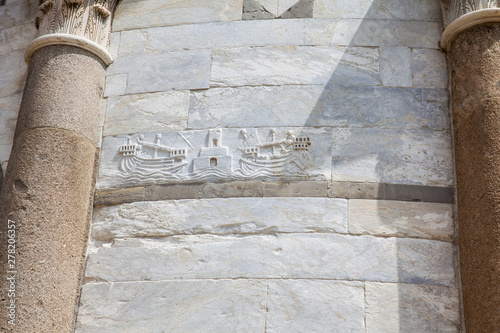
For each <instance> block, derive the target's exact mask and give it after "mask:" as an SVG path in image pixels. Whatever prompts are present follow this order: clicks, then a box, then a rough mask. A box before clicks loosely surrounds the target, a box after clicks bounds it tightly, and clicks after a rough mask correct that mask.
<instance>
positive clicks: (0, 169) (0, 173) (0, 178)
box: [0, 165, 3, 190]
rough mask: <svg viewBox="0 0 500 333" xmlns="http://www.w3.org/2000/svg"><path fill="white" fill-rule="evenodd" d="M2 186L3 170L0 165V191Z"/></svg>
mask: <svg viewBox="0 0 500 333" xmlns="http://www.w3.org/2000/svg"><path fill="white" fill-rule="evenodd" d="M2 184H3V169H2V166H1V165H0V190H1V189H2Z"/></svg>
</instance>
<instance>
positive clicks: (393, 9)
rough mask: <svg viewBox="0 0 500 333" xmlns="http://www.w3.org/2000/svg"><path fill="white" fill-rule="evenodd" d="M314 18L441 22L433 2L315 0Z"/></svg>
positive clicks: (422, 0) (435, 3)
mask: <svg viewBox="0 0 500 333" xmlns="http://www.w3.org/2000/svg"><path fill="white" fill-rule="evenodd" d="M314 17H315V18H357V19H399V20H419V21H438V22H440V21H441V7H440V4H439V2H436V1H433V0H421V1H418V2H416V1H412V0H356V1H355V2H353V1H352V0H339V1H330V0H316V1H315V2H314Z"/></svg>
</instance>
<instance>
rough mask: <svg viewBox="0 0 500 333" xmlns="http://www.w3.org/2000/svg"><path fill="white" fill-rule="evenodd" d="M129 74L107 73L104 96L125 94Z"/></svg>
mask: <svg viewBox="0 0 500 333" xmlns="http://www.w3.org/2000/svg"><path fill="white" fill-rule="evenodd" d="M127 77H128V76H127V74H118V75H109V73H108V75H106V88H105V90H104V96H105V97H109V96H117V95H124V94H125V91H126V90H127Z"/></svg>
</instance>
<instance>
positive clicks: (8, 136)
mask: <svg viewBox="0 0 500 333" xmlns="http://www.w3.org/2000/svg"><path fill="white" fill-rule="evenodd" d="M21 98H22V95H21V94H19V95H13V96H9V97H4V98H0V110H2V111H1V112H0V145H1V144H3V145H7V144H12V138H13V137H14V131H15V129H16V120H17V112H18V111H19V106H20V105H21ZM0 161H3V160H1V159H0Z"/></svg>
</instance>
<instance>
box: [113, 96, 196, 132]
mask: <svg viewBox="0 0 500 333" xmlns="http://www.w3.org/2000/svg"><path fill="white" fill-rule="evenodd" d="M188 108H189V92H188V91H166V92H160V93H149V94H148V93H146V94H134V95H126V96H120V97H110V98H108V101H107V109H106V117H105V122H104V132H103V135H104V136H108V135H120V134H127V133H137V132H141V131H144V132H146V131H157V132H163V131H165V130H182V129H184V128H186V127H187V116H188Z"/></svg>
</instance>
